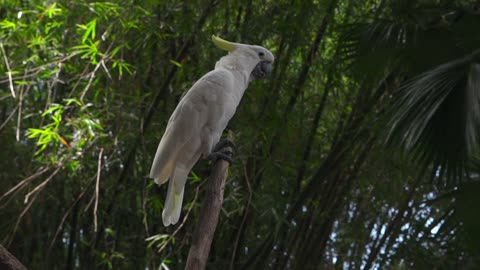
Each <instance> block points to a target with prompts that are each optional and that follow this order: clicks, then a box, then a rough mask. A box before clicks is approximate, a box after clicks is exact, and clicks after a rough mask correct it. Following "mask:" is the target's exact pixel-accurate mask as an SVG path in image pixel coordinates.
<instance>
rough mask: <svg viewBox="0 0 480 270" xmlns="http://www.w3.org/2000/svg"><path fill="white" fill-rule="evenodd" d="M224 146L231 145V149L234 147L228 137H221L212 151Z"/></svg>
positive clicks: (217, 150)
mask: <svg viewBox="0 0 480 270" xmlns="http://www.w3.org/2000/svg"><path fill="white" fill-rule="evenodd" d="M224 147H231V148H232V149H235V144H234V143H233V142H232V141H231V140H230V139H221V140H220V141H219V142H218V143H217V145H215V147H214V148H213V151H212V152H219V151H220V150H222V148H224ZM232 154H233V153H232Z"/></svg>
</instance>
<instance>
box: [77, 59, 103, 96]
mask: <svg viewBox="0 0 480 270" xmlns="http://www.w3.org/2000/svg"><path fill="white" fill-rule="evenodd" d="M102 60H103V59H102ZM101 62H102V61H100V62H99V63H98V64H97V65H96V66H95V68H94V69H93V71H92V72H91V73H90V79H88V83H87V86H85V89H84V90H83V92H82V94H81V95H80V101H81V102H83V98H84V97H85V94H87V91H88V89H90V86H91V85H92V82H93V79H94V78H95V73H97V71H98V69H99V68H100V66H101V64H100V63H101Z"/></svg>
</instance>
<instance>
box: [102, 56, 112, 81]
mask: <svg viewBox="0 0 480 270" xmlns="http://www.w3.org/2000/svg"><path fill="white" fill-rule="evenodd" d="M100 63H101V64H102V67H103V70H105V72H106V73H107V77H108V78H109V79H110V80H113V78H112V75H110V71H108V68H107V66H106V65H105V60H104V59H102V60H101V61H100Z"/></svg>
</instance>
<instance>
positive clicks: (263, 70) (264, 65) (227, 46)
mask: <svg viewBox="0 0 480 270" xmlns="http://www.w3.org/2000/svg"><path fill="white" fill-rule="evenodd" d="M212 41H213V43H215V45H217V47H219V48H220V49H223V50H226V51H228V52H230V53H240V54H242V55H245V56H247V57H249V58H250V59H251V60H252V61H254V62H255V68H254V69H253V71H252V74H251V75H252V76H253V78H254V79H264V78H265V77H267V75H268V74H270V72H271V71H272V64H273V61H274V60H275V58H274V57H273V54H272V52H270V51H269V50H267V49H265V48H264V47H261V46H257V45H247V44H241V43H233V42H230V41H226V40H224V39H221V38H219V37H217V36H215V35H212Z"/></svg>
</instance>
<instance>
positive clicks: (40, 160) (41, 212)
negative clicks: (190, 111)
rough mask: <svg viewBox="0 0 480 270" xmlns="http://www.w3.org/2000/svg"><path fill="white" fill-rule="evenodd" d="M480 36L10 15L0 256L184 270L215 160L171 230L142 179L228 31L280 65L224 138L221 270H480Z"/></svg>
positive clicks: (394, 27) (285, 4)
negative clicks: (227, 146) (228, 144)
mask: <svg viewBox="0 0 480 270" xmlns="http://www.w3.org/2000/svg"><path fill="white" fill-rule="evenodd" d="M479 23H480V19H479V15H478V3H476V1H455V2H454V3H451V1H433V0H432V1H430V0H428V1H380V0H378V1H377V0H371V1H370V0H369V1H363V2H362V1H348V0H342V1H340V0H325V1H323V0H322V1H213V0H212V1H140V2H139V1H107V2H88V1H87V2H82V1H73V2H72V1H70V2H68V1H57V2H55V1H47V2H45V1H37V0H30V1H6V0H3V1H2V0H0V54H1V57H0V140H1V141H2V151H1V152H0V158H1V160H2V161H1V162H0V180H1V183H2V185H0V209H1V211H0V219H1V220H2V221H3V222H2V223H1V224H0V241H2V244H4V245H5V246H7V247H8V248H9V250H11V251H12V253H13V254H16V256H17V257H19V259H20V260H21V261H22V262H23V263H24V264H26V265H27V266H29V267H30V268H32V269H60V268H62V269H137V268H148V269H180V268H182V267H183V265H184V264H185V260H186V256H187V254H188V248H189V246H190V244H191V234H192V232H193V230H194V227H195V220H197V219H198V215H199V208H200V207H199V205H200V203H201V201H202V197H203V196H202V195H203V194H204V192H205V190H204V185H203V183H204V182H205V181H206V179H207V178H208V174H209V165H208V164H207V162H206V161H201V162H199V164H197V165H196V167H195V168H194V171H193V173H192V174H191V176H190V178H189V183H188V185H187V187H186V191H185V205H184V211H183V214H182V215H183V216H184V217H185V222H183V221H180V223H181V224H180V225H178V226H177V227H173V228H172V227H168V228H165V227H163V226H162V225H161V211H162V208H163V201H164V198H165V195H166V194H165V193H166V188H165V187H163V186H162V187H157V186H156V185H155V184H154V183H153V181H151V180H150V179H148V178H147V177H146V176H147V174H148V171H149V169H150V165H151V162H152V159H153V155H154V149H155V148H156V146H157V144H158V141H159V139H160V137H161V135H162V132H163V130H164V129H165V126H166V123H167V120H168V117H169V115H170V113H171V112H172V111H173V109H174V108H175V106H176V104H177V103H178V101H179V100H180V98H181V97H182V95H183V94H184V93H185V91H187V90H188V89H189V87H190V86H191V85H192V84H193V83H194V82H195V80H197V79H198V78H199V77H200V76H202V75H203V74H204V73H206V72H207V71H208V70H210V69H212V67H213V66H214V64H215V61H216V59H218V58H219V57H221V55H222V52H221V51H219V50H216V49H215V47H214V46H213V45H212V44H211V43H210V41H209V37H210V36H211V34H219V35H220V36H222V37H225V38H226V39H228V40H232V41H239V42H244V43H252V44H261V45H264V46H265V47H268V48H271V49H272V51H273V52H274V54H275V56H276V63H275V69H274V71H273V74H272V76H271V78H270V79H269V80H268V81H258V82H253V83H252V84H251V85H250V87H249V90H248V91H247V92H246V93H245V96H244V97H243V101H242V103H241V104H240V107H239V108H238V110H237V113H236V116H235V117H234V119H232V121H231V123H230V125H229V129H231V130H232V131H233V133H234V134H235V137H234V141H235V142H236V145H237V151H236V157H235V163H234V164H233V165H232V167H231V171H230V175H229V180H228V183H227V186H226V189H225V202H224V208H223V211H222V215H221V218H220V223H219V225H218V227H217V232H216V238H215V239H214V243H213V248H212V251H211V254H210V257H209V258H210V259H209V260H210V261H209V269H227V268H228V269H310V268H312V269H313V268H315V269H316V268H321V269H334V268H335V269H359V268H362V269H434V268H436V269H455V268H461V269H475V268H476V267H477V265H478V264H479V254H478V237H477V236H478V235H477V234H475V229H476V228H477V226H476V224H478V218H476V217H475V214H474V213H473V212H471V211H470V210H469V209H472V205H475V202H476V200H475V198H474V197H475V196H474V194H475V192H477V191H478V185H477V182H478V179H477V178H478V166H477V165H478V164H477V163H478V160H477V159H475V156H477V154H478V148H477V147H478V139H479V138H478V137H479V135H478V130H479V127H478V123H479V115H480V108H479V98H478V91H479V78H478V77H479V72H480V71H479V67H478V50H479V48H480V47H479V37H478V34H477V32H478V25H479ZM387 137H388V141H389V145H388V147H387V146H385V141H386V140H387ZM445 177H446V178H445ZM440 179H447V180H448V181H432V180H440ZM460 180H463V181H460ZM445 183H448V184H449V185H445ZM96 186H98V192H97V189H96ZM187 213H188V214H187ZM466 239H467V240H468V241H466ZM426 258H428V259H426ZM477 268H478V267H477Z"/></svg>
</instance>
